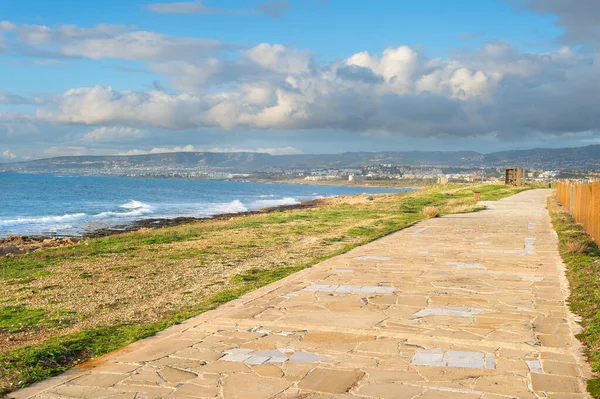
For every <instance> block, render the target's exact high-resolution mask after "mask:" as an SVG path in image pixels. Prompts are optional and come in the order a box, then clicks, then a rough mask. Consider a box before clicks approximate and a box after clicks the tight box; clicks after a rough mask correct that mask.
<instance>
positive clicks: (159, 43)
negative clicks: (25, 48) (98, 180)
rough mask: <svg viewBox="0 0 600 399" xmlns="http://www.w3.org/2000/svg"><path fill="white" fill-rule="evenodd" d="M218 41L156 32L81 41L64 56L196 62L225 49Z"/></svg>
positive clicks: (63, 50)
mask: <svg viewBox="0 0 600 399" xmlns="http://www.w3.org/2000/svg"><path fill="white" fill-rule="evenodd" d="M224 47H225V45H224V44H223V43H221V42H219V41H217V40H210V39H198V38H186V37H174V36H167V35H163V34H160V33H154V32H144V31H138V32H128V33H123V34H120V35H116V36H111V37H106V38H94V39H87V40H78V41H74V42H71V43H68V44H66V45H65V46H64V47H63V48H62V53H63V54H65V55H67V56H73V57H86V58H92V59H101V58H118V59H123V60H147V61H168V60H181V59H189V58H191V59H195V58H198V57H199V56H201V55H202V54H207V53H211V52H214V51H216V50H220V49H222V48H224Z"/></svg>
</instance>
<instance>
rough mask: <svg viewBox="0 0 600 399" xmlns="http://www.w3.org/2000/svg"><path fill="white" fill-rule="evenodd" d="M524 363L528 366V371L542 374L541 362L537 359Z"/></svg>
mask: <svg viewBox="0 0 600 399" xmlns="http://www.w3.org/2000/svg"><path fill="white" fill-rule="evenodd" d="M525 363H527V367H528V368H529V371H530V372H532V373H538V374H544V370H542V362H540V361H539V360H527V361H525Z"/></svg>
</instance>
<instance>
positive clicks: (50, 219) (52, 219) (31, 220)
mask: <svg viewBox="0 0 600 399" xmlns="http://www.w3.org/2000/svg"><path fill="white" fill-rule="evenodd" d="M85 216H86V214H85V213H68V214H66V215H62V216H40V217H22V218H15V219H0V226H8V225H15V224H42V223H61V222H70V221H74V220H77V219H81V218H83V217H85Z"/></svg>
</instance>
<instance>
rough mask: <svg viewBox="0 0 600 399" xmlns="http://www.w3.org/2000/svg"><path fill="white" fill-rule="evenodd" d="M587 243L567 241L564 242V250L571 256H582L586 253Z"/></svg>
mask: <svg viewBox="0 0 600 399" xmlns="http://www.w3.org/2000/svg"><path fill="white" fill-rule="evenodd" d="M588 245H589V243H587V242H583V241H576V240H568V241H566V242H565V248H566V250H567V251H568V252H569V253H572V254H584V253H586V252H587V249H588Z"/></svg>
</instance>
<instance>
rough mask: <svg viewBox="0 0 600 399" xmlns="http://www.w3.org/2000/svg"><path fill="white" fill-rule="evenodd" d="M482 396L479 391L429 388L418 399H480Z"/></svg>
mask: <svg viewBox="0 0 600 399" xmlns="http://www.w3.org/2000/svg"><path fill="white" fill-rule="evenodd" d="M481 395H482V392H478V391H469V390H459V389H457V390H452V389H442V388H438V389H435V388H429V389H428V390H427V391H426V392H425V393H424V394H423V395H419V397H418V399H479V398H481Z"/></svg>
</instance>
